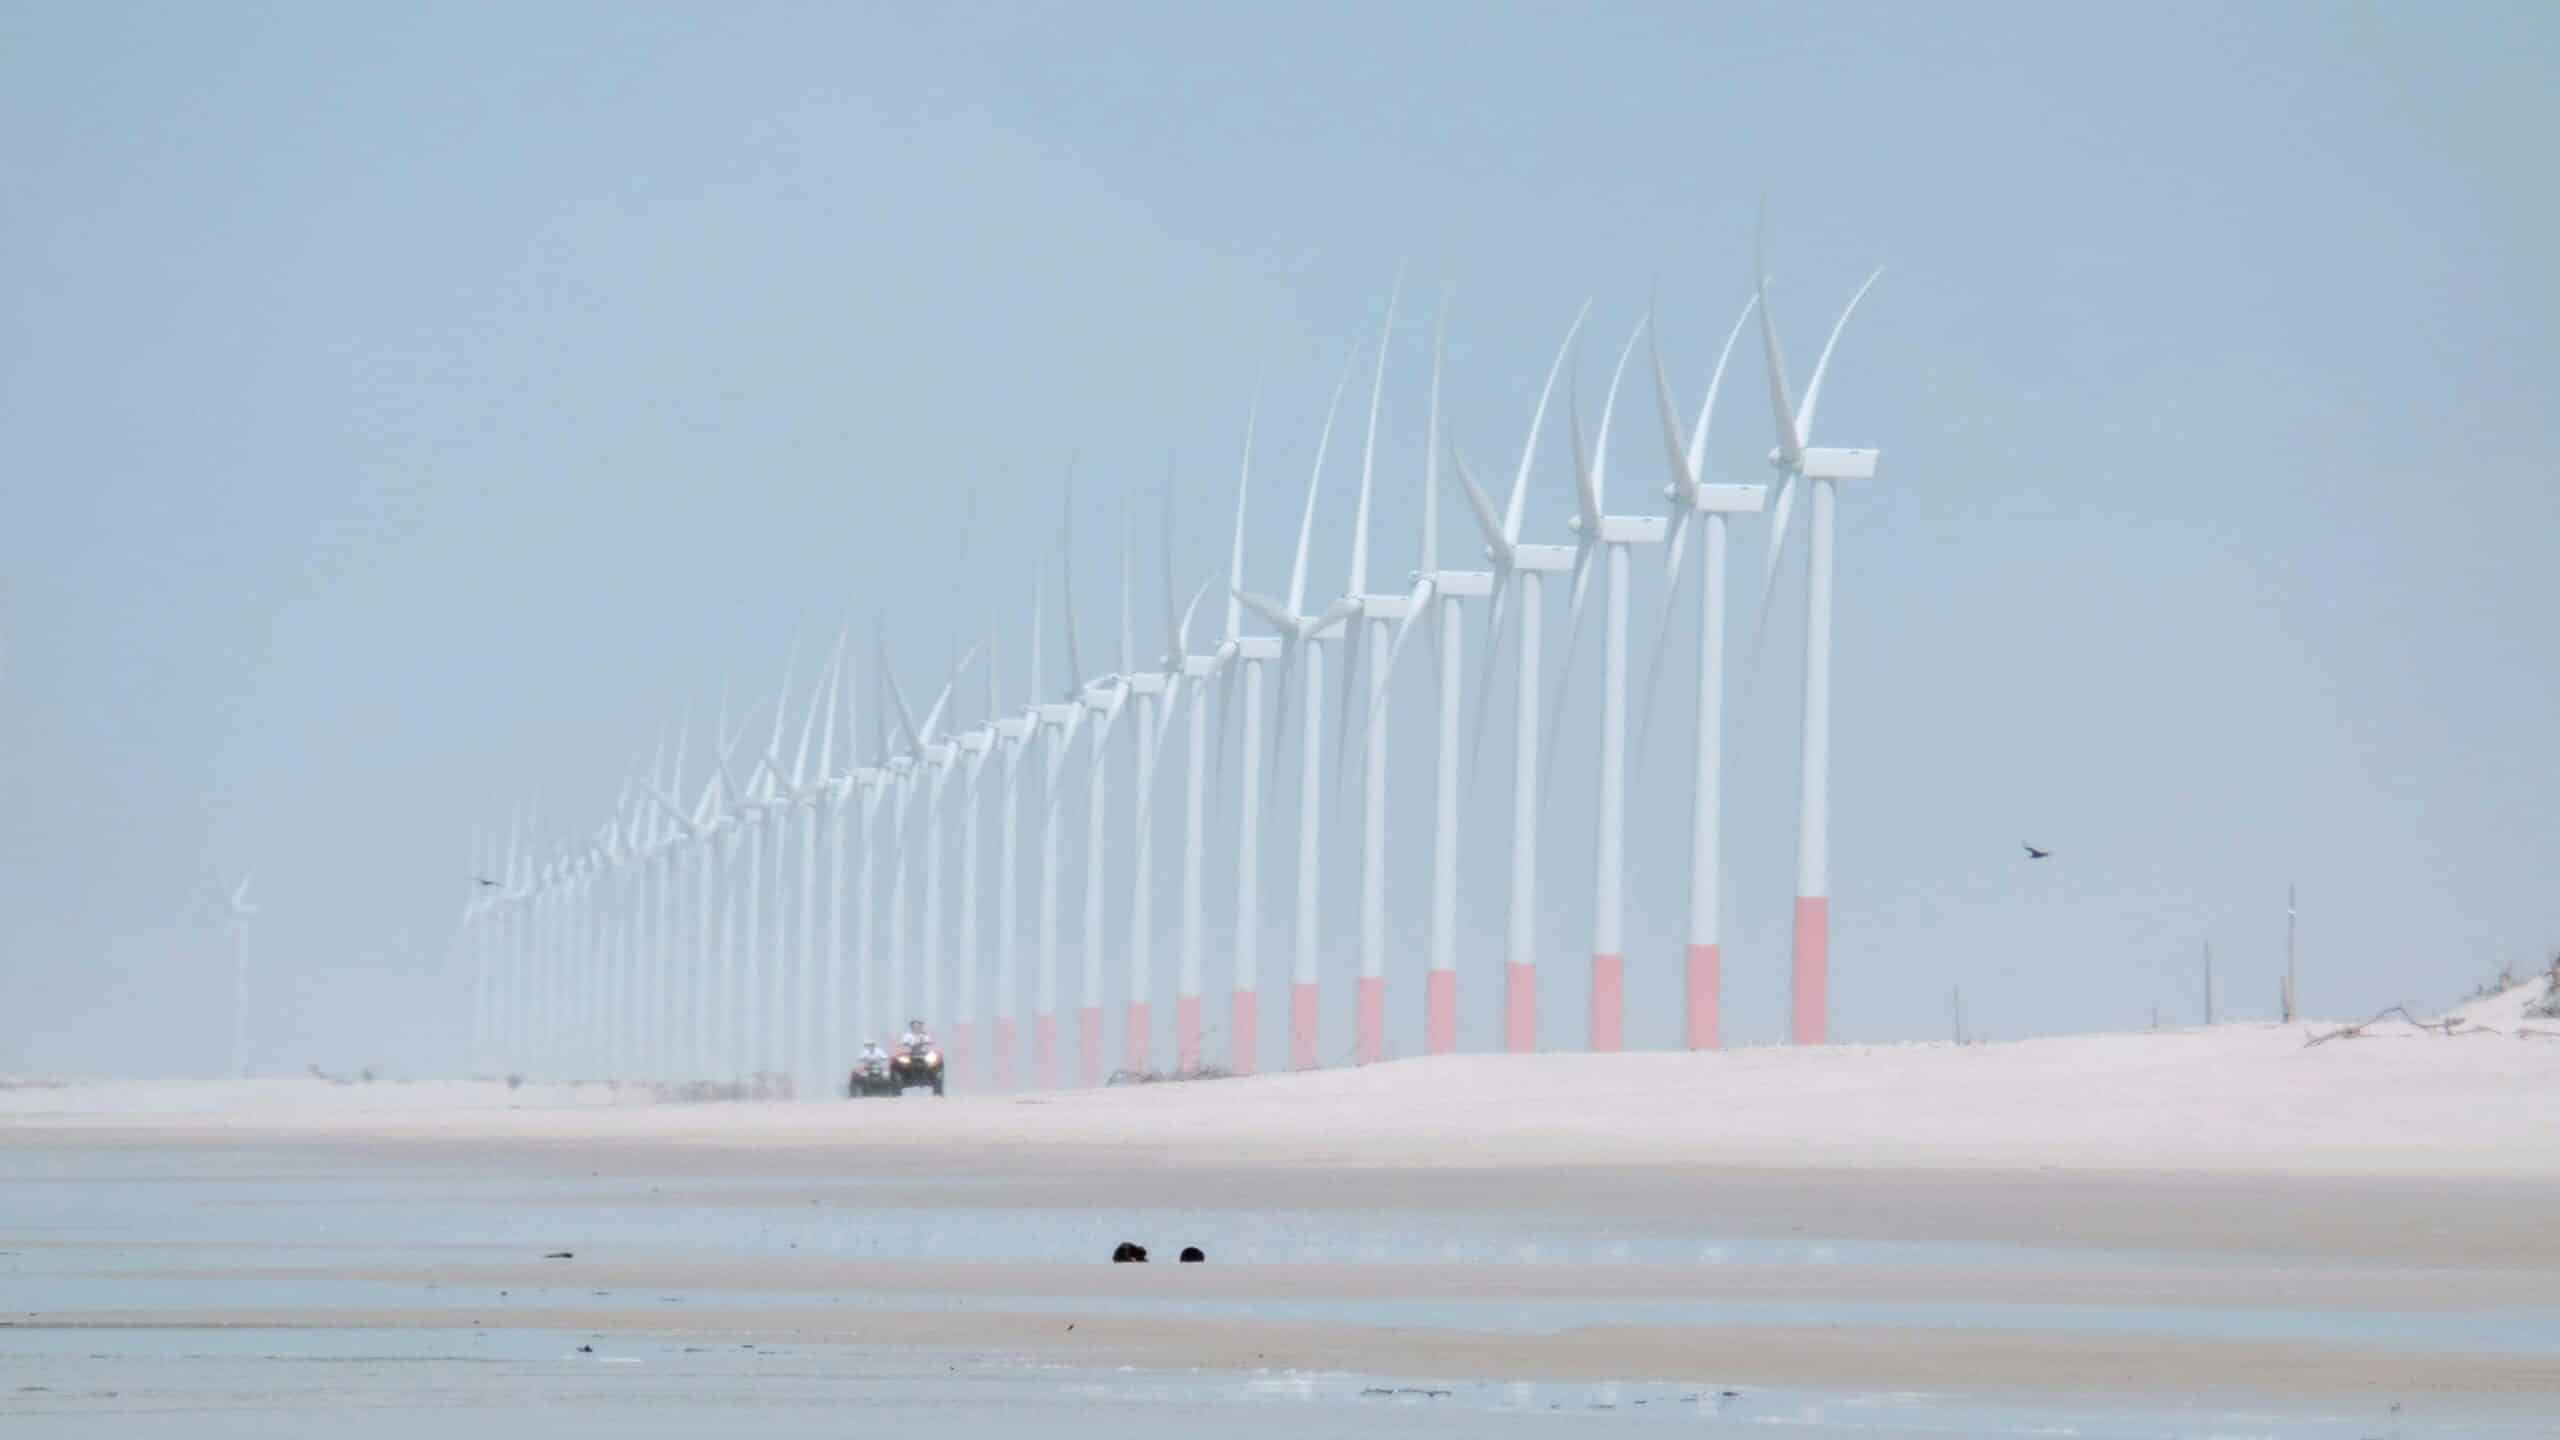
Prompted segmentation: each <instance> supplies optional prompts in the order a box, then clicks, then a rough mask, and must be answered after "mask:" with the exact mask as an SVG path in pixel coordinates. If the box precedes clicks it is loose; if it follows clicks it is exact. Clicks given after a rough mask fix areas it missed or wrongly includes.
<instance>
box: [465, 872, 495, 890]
mask: <svg viewBox="0 0 2560 1440" xmlns="http://www.w3.org/2000/svg"><path fill="white" fill-rule="evenodd" d="M471 878H472V879H474V880H477V881H479V882H480V887H481V888H482V889H484V890H495V889H497V888H498V882H497V881H495V880H492V879H490V878H489V877H488V876H486V875H474V876H472V877H471Z"/></svg>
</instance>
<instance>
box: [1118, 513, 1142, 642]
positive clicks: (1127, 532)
mask: <svg viewBox="0 0 2560 1440" xmlns="http://www.w3.org/2000/svg"><path fill="white" fill-rule="evenodd" d="M1135 535H1136V522H1134V521H1133V520H1131V519H1130V515H1129V497H1128V495H1127V494H1125V493H1124V494H1122V495H1121V497H1120V673H1121V674H1123V675H1126V674H1128V673H1129V672H1130V671H1132V670H1135V669H1136V668H1138V662H1137V660H1136V658H1135V656H1134V655H1133V653H1132V652H1133V651H1135V650H1136V648H1137V636H1136V635H1135V634H1134V633H1132V632H1133V631H1134V630H1135V628H1136V626H1137V619H1138V614H1137V612H1138V567H1137V561H1136V559H1135V558H1134V557H1135V555H1136V546H1135V545H1134V544H1132V543H1131V542H1132V540H1133V538H1134V537H1135Z"/></svg>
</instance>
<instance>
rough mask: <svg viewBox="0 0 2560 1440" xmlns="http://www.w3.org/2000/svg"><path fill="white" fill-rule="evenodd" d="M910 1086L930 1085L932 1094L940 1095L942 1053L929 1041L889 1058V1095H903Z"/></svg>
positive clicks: (919, 1043) (920, 1042)
mask: <svg viewBox="0 0 2560 1440" xmlns="http://www.w3.org/2000/svg"><path fill="white" fill-rule="evenodd" d="M911 1085H930V1086H932V1087H933V1093H934V1094H936V1095H940V1094H941V1093H942V1051H941V1049H940V1048H939V1047H937V1046H935V1045H934V1044H933V1043H932V1042H931V1041H919V1042H918V1043H916V1044H913V1045H909V1046H907V1047H906V1048H904V1049H902V1050H900V1051H899V1052H898V1053H897V1054H895V1055H892V1056H890V1057H889V1093H890V1094H892V1095H903V1094H905V1093H906V1091H907V1088H908V1087H909V1086H911Z"/></svg>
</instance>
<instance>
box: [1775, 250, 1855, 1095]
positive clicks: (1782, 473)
mask: <svg viewBox="0 0 2560 1440" xmlns="http://www.w3.org/2000/svg"><path fill="white" fill-rule="evenodd" d="M1753 258H1754V260H1755V261H1757V260H1758V259H1759V257H1758V256H1757V255H1755V256H1754V257H1753ZM1883 274H1884V272H1883V271H1882V270H1878V271H1876V272H1875V273H1874V274H1872V275H1869V276H1868V277H1867V283H1866V284H1864V285H1861V286H1859V287H1858V293H1857V294H1855V295H1852V296H1850V297H1849V303H1848V305H1847V307H1846V308H1844V309H1842V310H1841V312H1840V319H1839V321H1838V322H1837V323H1836V324H1834V325H1833V326H1832V327H1831V338H1830V339H1829V340H1826V341H1824V342H1823V346H1822V356H1821V358H1820V359H1819V360H1817V361H1815V362H1814V367H1813V379H1812V381H1811V382H1810V383H1808V384H1807V385H1806V386H1805V392H1804V404H1803V405H1802V407H1798V406H1796V405H1794V404H1792V403H1791V400H1790V397H1789V394H1788V390H1787V361H1786V356H1785V355H1783V354H1782V353H1780V351H1779V349H1778V329H1777V325H1776V322H1775V321H1774V320H1772V319H1771V317H1770V314H1769V289H1768V271H1767V266H1766V265H1765V264H1761V265H1758V267H1757V275H1756V277H1755V280H1756V284H1757V287H1758V288H1757V291H1756V295H1757V298H1758V300H1759V302H1760V345H1761V353H1762V358H1763V360H1764V361H1765V362H1766V364H1767V367H1768V373H1769V408H1770V411H1771V414H1772V416H1773V418H1774V419H1775V422H1776V428H1777V432H1778V444H1777V447H1776V448H1775V449H1773V450H1771V451H1770V452H1769V463H1770V465H1772V466H1773V467H1775V468H1776V469H1777V472H1778V499H1777V505H1776V507H1775V512H1774V515H1773V517H1772V520H1771V523H1770V526H1769V553H1768V559H1767V563H1766V565H1765V566H1764V567H1763V568H1762V571H1761V576H1760V623H1761V625H1762V626H1763V627H1764V630H1765V627H1766V626H1767V624H1768V616H1769V601H1770V598H1771V594H1772V592H1773V591H1774V589H1775V588H1776V586H1777V580H1778V556H1779V553H1780V551H1781V549H1782V548H1783V547H1784V546H1785V544H1786V538H1787V512H1788V510H1789V508H1790V502H1791V501H1793V500H1794V498H1795V489H1796V486H1797V485H1798V484H1799V483H1801V484H1803V485H1805V486H1806V487H1807V488H1808V489H1810V490H1811V491H1812V492H1813V506H1812V508H1813V515H1812V518H1811V522H1810V525H1809V526H1808V528H1809V529H1810V531H1811V534H1810V536H1809V537H1808V541H1807V553H1808V559H1807V562H1806V566H1805V626H1804V766H1803V770H1802V772H1801V777H1800V789H1799V790H1798V792H1797V810H1796V914H1795V956H1794V960H1795V965H1794V977H1793V983H1792V985H1791V986H1790V990H1791V998H1792V1001H1793V1004H1792V1010H1793V1016H1792V1025H1791V1027H1790V1029H1791V1033H1792V1034H1793V1037H1794V1039H1795V1042H1796V1043H1797V1044H1799V1045H1820V1044H1823V1043H1825V1042H1826V1041H1827V1040H1828V1039H1829V1034H1830V976H1831V898H1830V896H1831V876H1830V863H1831V850H1830V835H1829V830H1828V827H1829V823H1830V811H1831V569H1832V533H1831V532H1832V511H1833V509H1834V508H1835V507H1836V505H1837V504H1838V499H1839V497H1838V493H1837V487H1838V485H1839V482H1841V481H1843V480H1871V479H1874V478H1875V474H1876V462H1877V458H1878V456H1877V452H1876V451H1874V450H1841V449H1817V448H1815V447H1814V444H1813V413H1814V407H1815V405H1816V404H1817V403H1819V402H1820V400H1821V399H1822V380H1823V375H1824V373H1825V372H1826V371H1828V370H1829V369H1830V367H1831V350H1832V347H1833V346H1835V345H1837V344H1839V343H1840V332H1841V330H1842V329H1843V328H1844V327H1846V326H1847V325H1848V323H1849V316H1850V315H1851V314H1853V313H1854V312H1855V311H1856V310H1857V308H1858V302H1859V301H1860V300H1863V299H1865V298H1866V295H1867V291H1868V290H1870V289H1872V288H1874V286H1875V283H1876V280H1877V278H1878V277H1880V276H1882V275H1883Z"/></svg>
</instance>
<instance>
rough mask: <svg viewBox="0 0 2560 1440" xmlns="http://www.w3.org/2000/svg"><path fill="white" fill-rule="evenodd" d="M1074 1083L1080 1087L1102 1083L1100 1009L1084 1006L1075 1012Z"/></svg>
mask: <svg viewBox="0 0 2560 1440" xmlns="http://www.w3.org/2000/svg"><path fill="white" fill-rule="evenodd" d="M1076 1081H1077V1083H1078V1084H1082V1085H1099V1084H1101V1083H1102V1007H1101V1006H1099V1005H1086V1006H1083V1007H1081V1008H1079V1009H1078V1010H1077V1011H1076Z"/></svg>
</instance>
